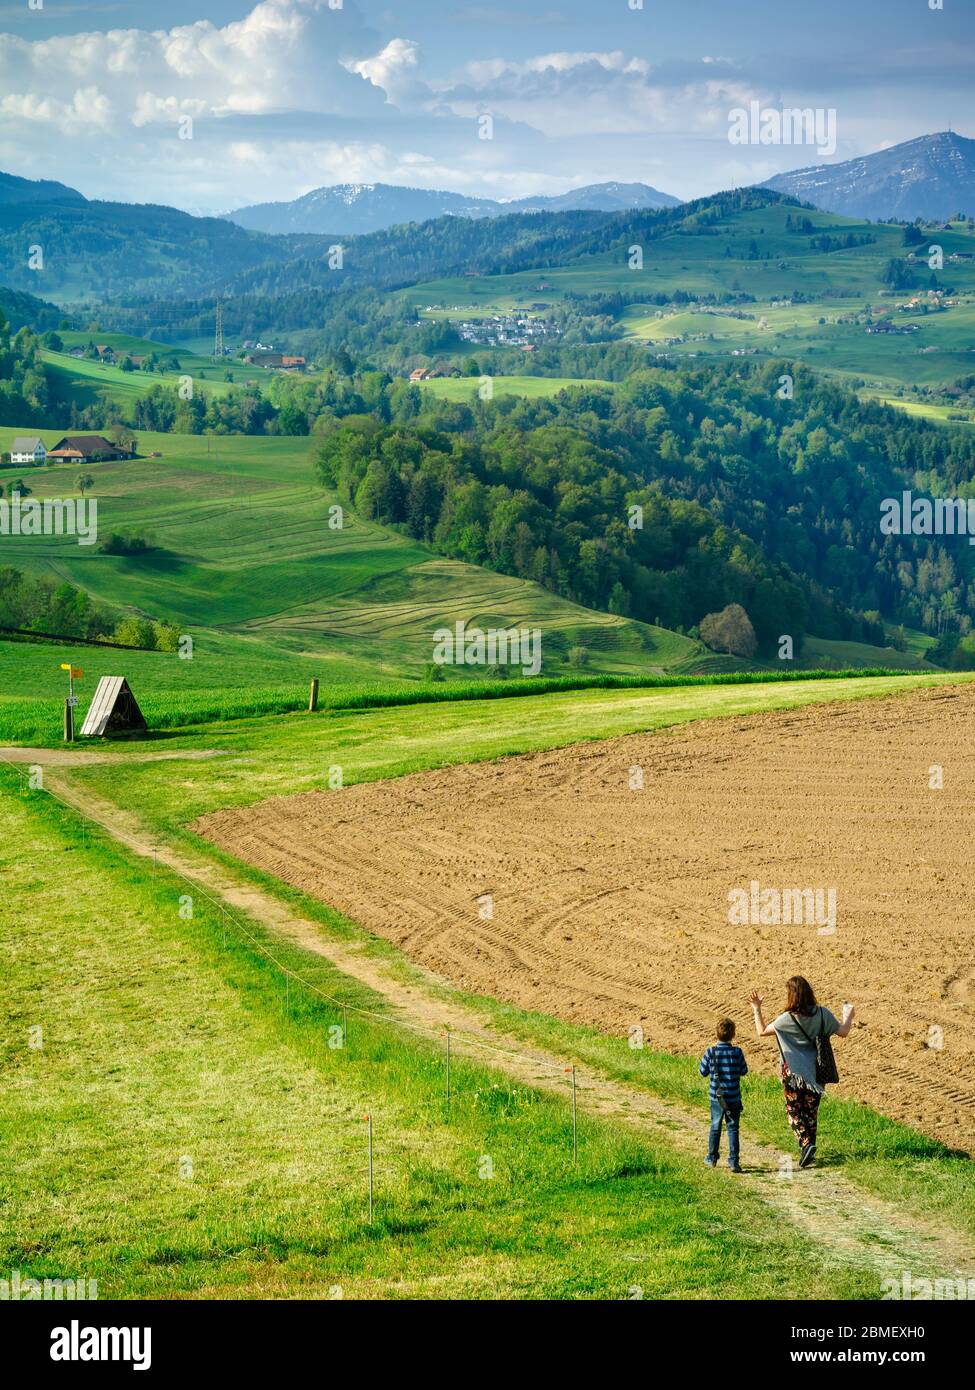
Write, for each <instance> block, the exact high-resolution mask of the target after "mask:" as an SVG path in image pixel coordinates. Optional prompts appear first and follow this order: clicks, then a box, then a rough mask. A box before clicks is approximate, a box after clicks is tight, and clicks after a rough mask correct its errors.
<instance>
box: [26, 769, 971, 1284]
mask: <svg viewBox="0 0 975 1390" xmlns="http://www.w3.org/2000/svg"><path fill="white" fill-rule="evenodd" d="M47 783H48V789H49V790H50V791H52V792H54V794H55V795H57V796H58V797H60V798H61V799H62V800H63V801H65V802H66V803H67V804H69V805H70V806H72V807H74V808H75V809H76V810H78V811H80V812H82V813H83V814H84V815H85V816H87V817H88V818H90V819H91V820H92V821H95V822H97V823H98V824H99V825H101V826H102V827H103V828H104V829H105V830H107V831H108V832H109V833H110V834H111V835H112V836H113V837H114V838H115V839H116V840H117V841H118V842H119V843H120V844H122V845H124V846H125V847H126V848H127V849H129V850H131V851H132V852H133V853H135V854H137V855H140V856H142V857H152V856H154V857H155V861H156V862H157V863H159V864H161V865H165V866H167V867H169V868H172V869H174V870H175V871H177V872H178V873H180V874H182V875H184V876H185V877H186V878H188V879H190V880H192V881H193V882H194V883H196V884H198V885H199V886H200V887H201V888H202V889H203V890H205V891H206V892H207V893H208V894H210V895H211V896H212V897H214V898H216V899H218V900H219V901H220V902H222V903H223V904H224V905H226V907H227V908H228V909H229V910H233V909H237V910H240V911H242V912H246V913H248V914H250V915H251V916H252V917H253V918H255V919H256V920H258V921H260V922H261V923H263V924H264V926H265V927H266V928H268V929H269V930H270V931H271V932H272V933H274V934H276V935H278V936H279V937H280V938H283V939H285V940H287V941H289V942H291V943H294V944H295V945H298V946H300V947H302V948H304V949H305V950H307V951H309V952H311V953H313V954H315V955H318V956H321V957H323V958H325V959H327V960H328V961H329V962H330V963H331V964H332V965H333V966H335V968H336V969H337V970H339V971H341V972H342V973H343V974H345V975H348V976H350V977H352V978H354V979H356V980H358V981H360V982H361V983H362V984H364V985H367V986H368V987H369V988H371V989H373V990H375V991H376V992H377V993H378V994H379V995H381V996H382V997H383V998H384V999H385V1001H386V1003H387V1005H388V1007H389V1012H390V1014H391V1016H392V1017H393V1018H395V1019H397V1020H398V1021H399V1022H401V1023H402V1024H404V1025H406V1026H408V1027H411V1028H413V1029H415V1030H418V1031H421V1032H424V1033H426V1034H428V1035H431V1034H436V1033H437V1032H439V1031H440V1030H442V1029H443V1028H444V1027H445V1026H448V1027H450V1028H451V1029H452V1030H453V1033H452V1045H453V1048H454V1050H455V1051H456V1052H457V1053H458V1054H462V1055H465V1056H469V1057H471V1058H472V1059H474V1060H477V1061H478V1062H480V1063H482V1064H485V1065H489V1066H492V1067H497V1068H499V1069H501V1070H502V1071H503V1072H504V1073H505V1074H506V1075H507V1076H509V1077H511V1078H512V1079H514V1080H517V1081H519V1082H521V1083H523V1084H525V1085H530V1086H533V1087H536V1088H539V1089H544V1090H546V1091H552V1092H556V1093H558V1094H559V1095H561V1096H562V1097H563V1099H564V1098H565V1097H566V1095H567V1090H568V1082H567V1079H566V1074H565V1059H564V1058H561V1057H558V1056H555V1055H554V1054H551V1053H548V1052H546V1051H544V1050H542V1049H539V1048H535V1049H531V1050H529V1048H528V1047H527V1046H526V1044H525V1043H523V1042H522V1041H521V1040H520V1039H516V1038H512V1037H508V1036H505V1035H504V1034H503V1033H500V1032H498V1031H497V1030H496V1029H495V1028H493V1027H492V1026H491V1024H490V1021H489V1020H488V1019H487V1018H485V1017H483V1016H481V1015H480V1014H479V1013H478V1011H477V1010H476V1009H473V1008H470V1007H468V1006H466V1005H464V1004H462V1003H460V1002H459V1001H454V1000H450V999H446V1000H445V999H444V998H442V997H440V996H439V995H438V994H437V993H436V992H435V988H434V987H442V985H443V981H441V980H439V979H437V977H436V976H434V975H432V974H431V973H430V972H421V973H422V974H424V975H425V976H426V978H427V979H428V980H429V982H430V986H431V987H430V988H427V987H426V986H425V985H424V984H423V983H422V981H418V983H416V984H409V983H407V982H405V981H404V980H403V979H401V978H399V977H398V976H397V973H396V972H395V970H394V969H392V968H391V967H390V966H389V965H387V964H386V963H385V962H383V961H382V960H380V959H377V958H376V957H374V956H372V955H370V954H368V953H367V951H366V950H365V949H364V947H362V946H357V945H355V944H354V943H352V944H350V943H347V942H339V941H333V940H330V939H329V938H328V937H327V936H326V935H325V934H324V930H323V928H322V926H321V925H320V924H319V923H317V922H314V921H311V920H309V919H307V918H305V917H302V916H300V915H299V914H297V913H294V912H292V911H291V909H290V908H288V907H287V906H286V905H285V904H284V903H283V902H281V901H280V900H279V899H277V898H276V897H274V896H273V894H271V893H267V892H264V891H263V890H262V889H260V888H258V887H256V886H253V885H251V884H249V883H247V882H246V881H244V880H243V879H241V878H240V877H239V876H237V875H236V874H234V873H233V871H232V870H230V869H228V868H225V867H224V866H222V865H218V864H215V863H213V862H212V861H209V860H204V859H202V858H200V857H197V856H194V855H192V854H191V853H189V852H186V851H184V850H183V849H181V848H179V847H175V846H173V845H171V844H166V843H163V842H160V841H158V840H157V838H156V837H155V836H154V835H153V834H152V833H151V832H150V831H149V830H147V829H146V827H145V826H143V825H142V824H141V823H140V822H139V820H138V818H137V817H135V816H133V815H132V814H131V813H129V812H127V811H123V810H121V809H120V808H119V807H118V806H116V805H115V804H114V803H112V802H111V801H109V800H108V799H106V798H104V797H102V796H99V795H96V794H93V793H92V792H91V791H90V790H89V789H88V788H85V787H80V786H77V785H75V784H73V783H72V780H71V778H70V774H65V773H63V772H56V773H52V774H51V775H50V776H49V777H48V778H47ZM577 1084H578V1101H579V1107H580V1109H581V1110H583V1111H585V1112H586V1113H588V1114H591V1115H594V1116H598V1117H602V1118H607V1119H612V1120H615V1121H619V1122H622V1123H625V1124H627V1125H631V1126H633V1127H635V1128H636V1129H638V1130H639V1131H640V1132H641V1133H642V1134H643V1135H645V1136H647V1137H650V1138H658V1139H659V1140H660V1141H661V1142H662V1143H663V1144H665V1145H670V1146H672V1147H673V1148H675V1149H677V1150H678V1151H680V1152H681V1153H684V1154H686V1155H688V1156H690V1157H692V1158H695V1159H698V1160H700V1159H701V1157H702V1155H703V1154H704V1152H705V1149H706V1135H707V1122H706V1119H705V1117H704V1116H703V1115H702V1114H701V1113H700V1112H697V1111H693V1110H691V1109H689V1108H687V1107H685V1106H683V1105H679V1104H676V1103H673V1102H669V1101H665V1100H662V1099H660V1098H658V1097H656V1096H654V1095H651V1094H650V1093H649V1092H646V1091H644V1090H641V1089H640V1088H638V1087H635V1086H630V1085H627V1084H625V1083H622V1082H617V1081H614V1080H613V1079H611V1078H609V1077H607V1076H605V1075H601V1074H599V1073H597V1072H595V1071H591V1070H588V1069H586V1070H581V1069H577ZM783 1157H784V1156H783V1155H781V1154H780V1153H779V1152H778V1151H777V1150H775V1149H774V1148H773V1147H771V1146H769V1145H766V1144H763V1143H760V1142H758V1141H756V1140H752V1139H749V1138H747V1137H745V1136H743V1138H742V1162H743V1164H744V1166H745V1169H746V1172H745V1175H744V1176H743V1177H741V1178H734V1179H733V1178H731V1176H730V1175H727V1174H726V1173H724V1172H719V1173H716V1174H715V1175H714V1180H715V1181H716V1182H721V1181H736V1182H742V1183H744V1184H746V1186H747V1188H748V1189H749V1190H751V1191H752V1192H754V1193H756V1194H757V1195H758V1196H759V1197H760V1198H761V1199H762V1200H763V1201H764V1202H765V1203H767V1204H768V1206H770V1207H771V1208H773V1209H774V1210H775V1211H776V1212H777V1213H779V1214H780V1215H781V1216H782V1217H784V1218H785V1219H787V1220H788V1221H790V1222H791V1223H793V1224H794V1225H795V1226H796V1227H797V1228H799V1229H800V1230H801V1231H803V1232H804V1233H805V1234H806V1235H807V1236H808V1237H809V1238H810V1239H811V1240H812V1241H813V1242H814V1243H815V1244H816V1245H817V1246H819V1247H820V1248H821V1249H823V1250H826V1251H829V1252H832V1255H833V1257H834V1258H835V1259H836V1260H837V1261H844V1262H849V1263H851V1264H853V1265H856V1266H859V1267H862V1268H866V1269H868V1270H871V1271H873V1272H875V1273H876V1274H877V1276H878V1281H879V1279H881V1278H896V1279H898V1280H899V1279H900V1277H901V1274H902V1272H903V1271H904V1270H908V1271H910V1272H911V1274H912V1276H913V1277H915V1278H942V1279H943V1278H954V1279H960V1278H964V1279H967V1278H971V1277H975V1247H973V1245H972V1243H971V1242H969V1241H967V1240H966V1239H965V1238H964V1237H962V1236H961V1235H959V1234H958V1233H957V1232H954V1231H951V1230H948V1229H945V1228H936V1227H934V1226H932V1225H929V1224H927V1223H925V1222H923V1221H921V1220H919V1219H916V1218H914V1217H912V1216H910V1215H908V1214H906V1213H904V1212H902V1211H900V1210H898V1209H897V1208H896V1207H894V1206H893V1205H891V1204H890V1203H887V1202H884V1201H882V1200H880V1199H878V1198H876V1197H872V1196H868V1195H865V1194H864V1193H863V1192H861V1191H860V1190H859V1189H858V1188H856V1187H855V1186H854V1185H853V1184H852V1183H851V1182H849V1181H848V1180H847V1179H846V1178H845V1177H844V1176H843V1175H842V1174H841V1173H839V1172H837V1171H835V1170H831V1169H829V1168H820V1169H814V1170H811V1171H809V1172H799V1171H798V1170H796V1171H795V1172H794V1173H793V1174H792V1175H791V1176H790V1175H789V1174H788V1173H787V1172H784V1171H783V1165H782V1160H783ZM878 1293H879V1283H878Z"/></svg>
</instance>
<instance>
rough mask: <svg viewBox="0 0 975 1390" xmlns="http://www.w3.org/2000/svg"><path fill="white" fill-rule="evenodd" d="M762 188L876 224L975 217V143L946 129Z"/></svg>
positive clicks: (785, 177) (801, 171)
mask: <svg viewBox="0 0 975 1390" xmlns="http://www.w3.org/2000/svg"><path fill="white" fill-rule="evenodd" d="M762 187H763V188H773V189H775V190H776V191H777V192H779V193H789V194H792V196H793V197H796V198H801V199H802V200H803V201H804V202H807V203H812V204H813V205H814V206H815V207H817V208H822V209H823V211H824V212H838V213H840V214H842V215H843V216H844V217H868V218H870V219H871V220H872V221H875V222H879V221H883V220H885V219H887V218H892V217H893V218H897V219H899V220H901V221H905V222H911V221H913V220H914V218H915V217H923V218H925V219H927V220H929V221H932V220H933V221H942V220H944V219H945V218H947V217H951V216H952V214H954V213H957V212H965V213H968V214H970V215H972V216H975V140H966V138H965V137H964V136H963V135H956V134H955V132H954V131H951V130H943V131H941V132H940V133H939V134H937V135H922V136H920V137H919V138H918V139H917V140H908V141H907V142H906V143H905V144H903V145H892V146H891V147H890V149H889V150H879V151H878V152H877V153H876V154H868V155H864V156H863V158H862V159H847V160H845V161H844V162H843V163H842V164H819V165H816V166H815V167H813V168H809V169H795V170H793V172H792V173H790V174H777V175H776V176H775V178H774V179H768V180H767V182H766V183H764V184H763V185H762Z"/></svg>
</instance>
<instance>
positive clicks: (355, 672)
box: [0, 382, 917, 741]
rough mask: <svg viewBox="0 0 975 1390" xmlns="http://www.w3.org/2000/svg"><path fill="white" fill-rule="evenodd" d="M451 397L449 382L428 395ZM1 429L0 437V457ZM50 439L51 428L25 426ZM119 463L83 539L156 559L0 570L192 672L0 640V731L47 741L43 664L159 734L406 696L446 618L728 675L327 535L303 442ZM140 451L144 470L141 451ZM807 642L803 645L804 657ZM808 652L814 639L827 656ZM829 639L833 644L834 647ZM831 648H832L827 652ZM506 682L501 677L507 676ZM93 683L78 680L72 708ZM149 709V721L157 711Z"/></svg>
mask: <svg viewBox="0 0 975 1390" xmlns="http://www.w3.org/2000/svg"><path fill="white" fill-rule="evenodd" d="M446 384H448V385H465V386H466V383H463V382H461V383H453V382H449V383H446ZM16 433H17V430H16V429H15V428H13V427H4V428H0V449H3V448H4V447H9V442H10V440H11V439H12V438H13V437H14V435H15V434H16ZM41 434H42V436H43V437H44V439H45V442H48V443H51V442H53V440H54V439H55V437H56V435H57V431H52V430H44V431H41ZM138 438H139V451H140V454H142V455H143V457H141V458H140V459H138V460H137V461H135V462H121V463H104V464H97V465H92V467H91V470H90V471H91V472H92V475H93V476H94V477H95V480H96V481H95V486H94V488H93V490H92V493H91V496H92V497H94V498H95V499H96V500H97V502H98V524H99V533H100V534H101V535H102V536H104V535H105V534H106V533H107V532H110V531H115V530H124V531H135V532H138V533H142V534H146V535H148V536H150V537H151V539H152V540H153V542H154V543H155V545H156V547H157V548H156V549H155V550H153V551H151V552H149V553H147V554H144V555H141V556H118V555H116V556H112V555H105V554H103V553H101V552H100V551H99V550H98V549H97V547H85V546H79V545H78V544H77V542H76V540H75V539H74V538H73V537H53V538H46V537H38V538H33V537H14V536H8V537H0V565H3V564H9V565H13V566H15V567H17V568H19V569H22V570H26V571H28V572H30V573H34V574H48V575H54V576H56V577H57V578H58V579H62V580H67V581H69V582H70V583H72V584H76V585H78V586H80V587H82V588H84V589H85V590H87V591H88V592H89V593H90V594H91V595H92V597H93V598H94V599H95V600H96V601H97V602H99V603H102V604H104V605H105V606H107V607H108V608H110V609H113V610H115V611H117V612H130V613H131V612H135V613H140V614H146V615H148V616H150V617H154V618H165V619H168V620H170V621H172V622H175V623H176V624H178V625H179V627H180V629H181V631H183V632H184V633H188V634H189V635H191V636H192V638H193V643H194V646H193V659H192V660H182V659H180V658H179V657H178V656H177V655H176V654H161V653H138V652H132V653H116V652H113V651H105V650H98V649H96V648H86V647H83V646H81V645H80V644H78V645H73V644H70V643H67V644H63V645H53V644H36V645H31V646H28V645H25V644H23V643H16V644H10V643H7V642H0V737H2V738H6V739H8V740H12V739H17V740H22V741H33V740H36V739H38V738H41V739H43V738H44V737H45V730H46V736H47V737H57V731H58V728H59V721H60V700H61V698H62V694H63V692H62V689H61V676H60V671H59V667H60V663H61V662H62V661H72V662H74V664H76V665H80V666H81V667H82V668H83V669H84V670H85V672H86V682H93V681H94V680H95V678H96V677H98V676H100V675H110V674H117V673H118V672H119V671H120V670H121V671H123V672H124V673H125V674H127V675H129V677H130V679H131V680H132V682H133V688H134V689H135V691H136V694H137V695H138V696H140V697H142V698H144V699H145V700H146V702H147V713H151V714H152V715H153V717H154V719H156V720H157V722H165V723H166V724H169V725H171V724H172V723H174V722H178V721H179V720H180V719H181V718H184V717H187V718H188V717H193V715H194V714H195V713H198V712H199V711H200V710H204V709H205V710H206V711H207V712H208V713H209V714H214V713H216V714H220V713H225V714H227V715H228V716H229V715H233V714H245V713H256V712H260V711H262V710H268V711H270V710H275V709H279V710H280V709H285V708H295V707H296V704H297V703H299V702H300V701H301V699H302V694H303V692H304V691H306V690H307V687H308V681H309V679H310V678H311V677H312V676H317V677H318V678H319V679H320V680H321V682H322V687H323V691H324V689H326V688H330V687H342V686H349V685H355V686H357V687H364V686H368V687H374V686H376V685H384V684H385V685H389V686H391V687H396V688H403V687H409V686H411V685H412V686H413V687H414V688H415V687H416V686H417V685H418V684H422V683H423V682H424V680H425V672H426V668H427V665H428V663H429V662H430V660H431V657H432V652H433V633H434V631H435V630H436V629H437V628H438V627H440V626H443V625H448V626H449V625H451V624H453V623H455V622H457V621H460V620H463V621H465V622H466V623H467V624H468V625H471V624H479V625H480V626H482V627H509V626H527V627H530V628H534V627H537V628H539V629H540V631H541V634H542V658H543V660H542V675H543V676H546V677H553V676H555V677H558V676H564V675H567V674H570V673H574V672H576V671H577V670H578V669H580V668H576V667H574V666H573V665H571V664H569V659H570V654H571V653H573V651H574V650H575V649H580V648H581V649H584V650H585V652H586V653H587V657H586V662H585V665H584V667H582V668H581V669H582V670H583V671H584V672H587V673H589V672H591V673H593V674H599V673H606V674H612V675H647V674H651V673H654V672H657V673H660V672H676V673H687V672H695V671H696V672H706V673H713V672H720V671H734V670H740V669H743V668H746V667H747V665H748V663H745V662H741V661H738V660H736V659H735V658H732V657H727V656H721V655H718V654H715V653H712V652H709V651H708V650H707V649H706V648H705V647H703V645H702V644H701V643H700V642H696V641H693V640H691V639H689V638H687V637H683V636H681V635H679V634H678V633H675V632H670V631H668V630H667V629H664V628H657V627H653V626H651V625H648V624H645V623H639V622H635V621H631V620H629V619H624V618H619V617H615V616H613V615H611V614H607V613H599V612H595V611H593V610H591V609H586V608H582V607H580V606H579V605H577V604H574V603H570V602H569V601H568V600H566V599H563V598H560V597H558V596H557V595H555V594H552V593H550V592H549V591H548V590H545V589H542V588H540V587H539V586H537V585H535V584H532V583H530V582H529V581H527V580H522V579H515V578H511V577H509V576H506V575H500V574H494V573H492V572H491V571H490V570H485V569H480V568H478V567H476V566H472V565H467V564H464V563H463V562H461V561H458V560H448V559H444V558H443V557H441V556H437V555H435V554H434V553H433V552H432V551H431V550H429V549H428V548H427V547H425V546H423V545H420V544H418V543H417V542H415V541H413V540H411V539H410V538H409V537H406V536H404V535H402V534H400V533H398V532H396V531H392V530H389V529H388V528H385V527H381V526H377V525H375V524H373V523H370V522H364V521H362V520H361V519H360V518H358V517H357V516H355V515H354V514H353V513H351V512H349V511H348V510H347V511H346V512H345V515H344V525H343V527H342V529H341V530H338V531H336V530H332V529H331V528H330V526H329V518H330V514H331V513H330V508H331V507H332V506H333V505H334V504H335V502H336V498H335V497H334V496H333V495H332V494H330V493H326V492H324V491H322V490H321V489H320V488H318V487H317V486H316V485H315V484H314V482H313V480H312V476H311V464H310V461H309V457H308V453H309V441H308V440H306V439H289V438H280V437H270V438H269V437H263V436H262V437H259V438H257V437H255V438H249V437H238V436H220V437H213V438H209V439H205V438H201V437H198V436H187V435H166V434H150V433H141V434H140V435H139V437H138ZM153 452H158V453H159V454H160V455H161V457H160V458H158V459H157V458H151V457H149V455H150V454H151V453H153ZM18 476H23V477H24V478H25V480H26V481H27V483H28V485H29V487H30V488H31V489H32V491H33V494H34V495H35V496H36V497H37V498H41V499H43V498H44V497H51V496H53V497H63V496H70V495H72V494H73V493H74V492H75V490H76V484H77V477H78V469H77V468H76V467H74V466H73V465H59V466H56V467H50V468H47V467H45V468H38V469H26V468H21V469H17V470H11V472H10V473H9V474H8V475H7V477H6V478H5V479H4V481H5V483H6V485H7V486H8V487H9V486H10V485H12V483H13V482H14V481H15V479H16V478H17V477H18ZM821 645H822V644H821ZM827 645H828V644H827ZM847 645H849V644H847ZM834 646H835V644H834ZM800 664H801V665H804V666H806V667H815V666H817V665H821V666H824V667H836V666H842V665H844V664H845V665H860V664H862V665H867V666H892V667H905V668H906V667H911V666H913V665H915V664H917V659H916V658H915V657H914V656H905V657H901V656H900V655H899V654H898V653H895V652H892V651H890V650H884V649H879V648H877V649H872V648H867V647H857V648H855V649H854V648H853V647H852V646H851V647H849V650H848V651H841V650H840V648H839V647H837V649H836V650H835V651H834V650H830V651H826V650H820V648H819V647H817V646H816V644H815V642H813V643H811V644H810V646H809V649H808V651H807V652H805V653H804V655H803V659H802V662H801V663H800ZM444 669H445V672H446V677H447V680H448V681H451V682H455V683H457V682H462V681H470V680H475V681H476V680H478V679H480V680H481V681H489V682H492V683H493V681H494V679H495V678H494V677H492V676H490V675H488V674H487V673H486V672H485V671H484V669H483V668H478V667H448V668H444ZM513 674H516V675H517V674H520V672H519V671H517V670H516V671H515V672H513ZM92 689H93V684H88V683H86V684H84V685H83V686H82V688H81V692H80V693H81V695H82V697H84V696H85V695H86V694H87V693H88V692H89V691H90V690H92ZM161 716H164V718H161V719H160V718H159V717H161Z"/></svg>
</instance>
